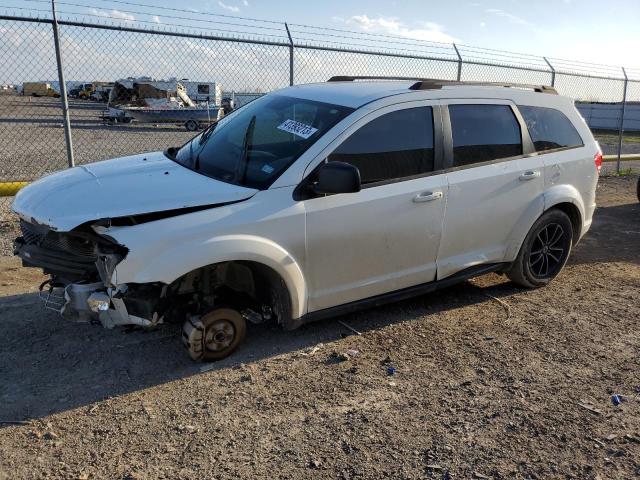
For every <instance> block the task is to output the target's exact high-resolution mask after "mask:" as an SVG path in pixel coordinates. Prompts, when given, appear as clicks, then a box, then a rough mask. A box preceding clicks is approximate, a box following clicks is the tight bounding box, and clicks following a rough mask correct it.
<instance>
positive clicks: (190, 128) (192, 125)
mask: <svg viewBox="0 0 640 480" xmlns="http://www.w3.org/2000/svg"><path fill="white" fill-rule="evenodd" d="M184 128H186V129H187V132H195V131H196V130H198V129H199V128H200V125H199V124H198V122H196V121H195V120H187V121H186V122H184Z"/></svg>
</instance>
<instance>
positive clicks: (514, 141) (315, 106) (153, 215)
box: [13, 77, 602, 360]
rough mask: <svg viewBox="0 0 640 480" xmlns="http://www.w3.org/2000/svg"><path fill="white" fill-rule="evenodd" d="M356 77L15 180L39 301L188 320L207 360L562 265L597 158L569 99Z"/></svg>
mask: <svg viewBox="0 0 640 480" xmlns="http://www.w3.org/2000/svg"><path fill="white" fill-rule="evenodd" d="M365 79H366V77H365ZM356 80H358V79H357V78H353V77H336V78H334V79H332V81H330V82H327V83H323V84H312V85H302V86H295V87H290V88H287V89H283V90H281V91H278V92H275V93H272V94H268V95H265V96H264V97H261V98H259V99H257V100H254V101H253V102H251V103H249V104H247V105H245V106H243V107H242V108H239V109H237V110H235V111H234V112H232V113H230V114H229V115H227V116H225V117H224V118H223V119H222V120H220V121H219V122H218V123H217V124H216V125H215V126H212V127H210V128H208V129H207V130H205V131H203V132H202V133H200V134H199V135H198V136H196V137H195V138H194V139H193V140H191V141H190V142H187V143H186V144H185V145H183V146H182V147H173V148H168V149H167V150H166V151H165V152H164V153H163V154H162V153H160V152H156V153H149V154H143V155H136V156H133V157H125V158H120V159H115V160H110V161H106V162H98V163H95V164H91V165H85V166H83V167H81V168H75V169H72V170H69V171H66V172H63V173H60V174H56V175H51V176H48V177H45V178H44V179H41V180H40V181H38V182H35V183H34V184H32V185H30V186H28V187H26V188H24V189H23V190H21V191H20V193H19V194H18V195H17V197H16V200H15V203H14V206H13V208H14V211H15V212H16V213H18V215H20V217H21V219H22V221H21V227H22V230H23V236H22V237H20V238H18V239H17V240H16V244H15V252H16V254H17V255H19V256H20V257H22V259H23V262H24V263H25V264H26V265H31V266H40V267H43V268H44V270H45V272H47V273H50V274H51V275H52V277H51V281H50V282H49V288H48V290H47V289H46V290H45V291H43V295H44V297H45V300H46V302H47V305H48V306H50V307H52V308H55V309H57V310H59V311H61V312H62V313H63V314H65V315H69V316H73V315H80V316H83V317H88V318H90V317H95V316H97V317H98V318H99V319H100V321H101V322H102V323H103V325H105V326H107V327H112V326H114V325H122V324H135V325H141V326H145V327H149V326H155V325H157V324H159V323H162V322H165V321H182V322H184V327H183V340H184V343H185V345H186V346H187V348H188V350H189V353H190V355H191V356H192V358H194V359H196V360H212V359H216V358H222V357H224V356H226V355H228V354H230V353H231V352H232V351H233V350H234V349H235V348H236V347H237V346H238V345H239V344H240V342H241V341H242V338H243V336H244V334H245V330H246V321H250V322H263V321H267V320H274V321H276V322H277V323H278V324H280V325H282V326H283V327H284V328H286V329H292V328H296V327H299V326H300V325H302V324H304V323H306V322H310V321H315V320H319V319H322V318H326V317H329V316H334V315H338V314H340V313H345V312H349V311H353V310H356V309H359V308H364V307H367V306H375V305H380V304H381V303H384V302H389V301H392V300H397V299H401V298H407V297H409V296H413V295H417V294H421V293H424V292H428V291H432V290H434V289H437V288H440V287H443V286H447V285H450V284H452V283H455V282H459V281H462V280H464V279H467V278H470V277H473V276H476V275H480V274H483V273H487V272H491V271H498V272H504V273H506V274H507V275H508V276H509V278H511V279H512V280H513V281H514V282H516V283H518V284H520V285H522V286H525V287H530V288H533V287H540V286H543V285H546V284H547V283H548V282H549V281H551V280H552V279H553V278H554V277H555V276H556V275H557V274H558V273H559V272H560V270H561V269H562V268H563V266H564V264H565V262H566V261H567V258H568V256H569V254H570V251H571V248H572V246H573V245H574V244H575V243H576V242H577V241H578V240H579V239H580V238H581V237H582V235H584V233H586V231H587V230H588V229H589V227H590V225H591V218H592V215H593V211H594V209H595V187H596V183H597V180H598V173H599V169H600V166H601V161H602V156H601V153H600V151H599V148H598V146H597V144H596V142H595V141H594V140H593V137H592V135H591V133H590V131H589V129H588V127H587V126H586V124H585V122H584V121H583V120H582V118H581V117H580V115H579V114H578V113H577V111H576V109H575V107H574V106H573V103H572V101H571V100H570V99H568V98H564V97H561V96H558V95H557V94H556V92H555V90H553V89H552V88H549V87H544V86H523V85H505V84H500V85H496V84H472V83H466V84H465V83H457V82H446V81H439V80H407V79H403V80H397V81H388V82H381V81H373V82H359V81H356ZM376 80H379V79H376ZM123 191H126V192H128V193H127V195H126V196H123V195H122V194H121V193H119V192H123ZM79 199H82V201H79ZM96 212H99V213H96Z"/></svg>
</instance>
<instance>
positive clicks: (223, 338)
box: [182, 308, 247, 362]
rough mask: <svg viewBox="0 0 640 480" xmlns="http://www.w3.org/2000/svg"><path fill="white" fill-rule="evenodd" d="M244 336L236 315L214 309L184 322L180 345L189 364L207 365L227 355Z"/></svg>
mask: <svg viewBox="0 0 640 480" xmlns="http://www.w3.org/2000/svg"><path fill="white" fill-rule="evenodd" d="M246 332H247V324H246V321H245V319H244V318H243V317H242V315H241V314H240V312H238V311H237V310H234V309H232V308H216V309H214V310H212V311H211V312H209V313H207V314H205V315H203V316H202V317H199V318H198V317H192V318H190V319H189V320H187V321H186V322H185V323H184V325H183V327H182V342H183V343H184V346H185V347H186V348H187V350H188V351H189V356H190V357H191V358H192V359H193V360H196V361H202V362H208V361H212V360H220V359H222V358H225V357H227V356H229V355H231V354H232V353H233V352H234V351H235V349H236V348H238V345H240V343H242V341H243V340H244V337H245V334H246Z"/></svg>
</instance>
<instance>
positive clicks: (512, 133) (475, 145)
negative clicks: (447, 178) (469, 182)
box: [449, 104, 522, 167]
mask: <svg viewBox="0 0 640 480" xmlns="http://www.w3.org/2000/svg"><path fill="white" fill-rule="evenodd" d="M449 117H450V118H451V134H452V136H453V166H454V167H459V166H462V165H470V164H473V163H480V162H486V161H489V160H498V159H500V158H507V157H513V156H516V155H522V140H521V134H520V125H519V123H518V120H517V119H516V117H515V115H514V114H513V111H512V110H511V107H509V106H508V105H482V104H474V105H449Z"/></svg>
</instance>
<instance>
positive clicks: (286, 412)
mask: <svg viewBox="0 0 640 480" xmlns="http://www.w3.org/2000/svg"><path fill="white" fill-rule="evenodd" d="M635 181H636V177H612V178H603V179H601V182H600V186H599V189H598V203H599V208H598V210H597V212H596V215H595V220H594V224H593V227H592V230H591V231H590V233H589V234H588V236H587V237H586V238H585V239H584V240H583V241H582V242H581V243H580V244H579V245H578V247H577V248H576V249H575V251H574V252H573V254H572V257H571V259H570V263H569V264H568V266H567V267H566V269H565V270H564V272H563V273H562V274H561V275H560V276H559V277H558V278H557V279H556V280H555V281H554V282H553V283H552V284H551V285H549V286H548V287H546V288H543V289H539V290H535V291H527V290H522V289H519V288H516V287H514V286H513V285H511V284H510V283H509V282H508V281H507V280H506V279H505V278H504V277H501V276H498V275H494V274H492V275H487V276H484V277H480V278H477V279H474V280H473V281H469V282H466V283H464V284H461V285H459V286H456V287H453V288H449V289H446V290H443V291H440V292H436V293H433V294H430V295H425V296H422V297H419V298H415V299H413V300H409V301H404V302H401V303H397V304H393V305H389V306H387V307H383V308H378V309H374V310H368V311H365V312H361V313H358V314H354V315H349V316H345V317H341V318H340V319H335V320H330V321H326V322H323V323H318V324H312V325H308V326H306V327H304V328H302V329H300V330H297V331H294V332H283V331H280V330H277V329H275V328H272V327H269V326H252V328H250V331H249V335H248V339H247V341H246V343H245V344H244V345H243V346H242V347H241V348H240V350H239V351H238V352H237V353H236V354H235V355H233V356H232V357H231V358H228V359H226V360H224V361H221V362H219V363H215V364H210V365H209V367H208V368H210V369H209V370H207V371H204V372H202V371H201V367H202V365H198V364H194V363H191V361H189V360H188V359H187V356H186V353H185V352H184V351H182V347H181V345H180V343H179V340H178V336H177V333H178V328H177V327H166V328H162V329H160V330H158V331H155V332H151V333H145V332H141V331H135V330H134V331H124V330H111V331H107V330H103V329H102V328H101V327H97V326H92V325H86V324H70V323H66V322H65V321H64V320H62V319H61V318H58V316H57V315H56V314H54V313H50V312H46V311H45V310H44V309H43V307H42V305H41V304H40V302H39V300H38V299H37V297H36V295H35V293H34V292H35V290H36V287H37V285H38V283H39V282H40V281H41V279H42V277H41V275H40V274H39V273H38V272H37V271H35V270H31V269H25V268H22V267H19V265H18V262H16V261H15V259H13V258H10V257H0V312H1V313H0V421H2V422H3V423H2V424H1V425H0V478H1V479H32V478H51V479H58V478H60V479H62V478H64V479H67V478H69V479H71V478H75V479H88V478H92V479H93V478H109V479H156V478H166V479H191V478H252V479H253V478H268V479H273V478H341V479H342V478H344V479H347V478H349V479H350V478H375V479H378V478H403V479H417V478H438V479H452V478H453V479H455V478H465V479H468V478H478V479H484V478H522V479H547V478H562V479H564V478H575V479H623V478H624V479H626V478H637V477H638V476H640V320H639V319H640V299H639V293H640V255H639V254H638V252H639V248H640V205H639V204H638V202H637V200H636V198H635ZM339 320H340V321H343V322H346V323H347V324H349V325H351V326H352V327H354V328H355V329H357V330H358V331H360V332H362V335H360V336H358V335H354V334H351V332H350V331H349V330H347V329H346V328H345V327H344V326H343V325H342V324H340V323H339ZM349 349H354V350H357V351H358V352H359V353H358V354H355V353H354V352H351V353H353V354H354V355H355V356H349V355H347V356H346V357H347V358H348V359H346V360H343V361H341V359H340V354H344V353H346V352H347V351H348V350H349ZM389 367H393V368H394V369H395V372H394V374H393V375H390V374H389V373H390V371H391V370H390V369H389ZM615 394H619V395H621V396H622V400H623V401H622V403H621V404H620V405H618V406H615V405H614V404H613V402H612V395H615ZM8 422H23V423H18V424H11V423H8Z"/></svg>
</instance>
